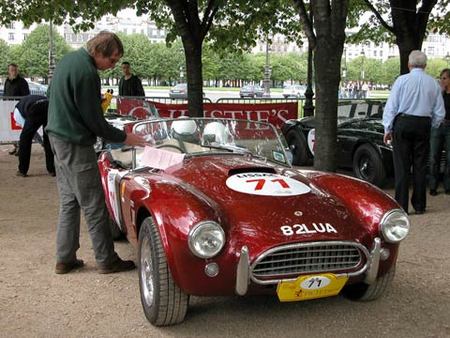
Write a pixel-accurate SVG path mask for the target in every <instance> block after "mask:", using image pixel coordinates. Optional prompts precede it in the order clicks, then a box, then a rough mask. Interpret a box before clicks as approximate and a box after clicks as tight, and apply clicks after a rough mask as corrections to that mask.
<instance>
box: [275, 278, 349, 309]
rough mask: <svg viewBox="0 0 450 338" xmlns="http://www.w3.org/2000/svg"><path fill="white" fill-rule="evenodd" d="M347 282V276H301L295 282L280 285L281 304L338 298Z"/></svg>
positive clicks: (278, 290) (279, 296)
mask: <svg viewBox="0 0 450 338" xmlns="http://www.w3.org/2000/svg"><path fill="white" fill-rule="evenodd" d="M347 280H348V277H347V276H336V275H334V274H332V273H324V274H320V275H307V276H301V277H298V278H297V279H296V280H295V281H281V282H280V283H278V287H277V295H278V299H279V300H280V301H281V302H295V301H300V300H308V299H316V298H323V297H331V296H336V295H337V294H338V293H339V292H340V291H341V289H342V288H343V287H344V285H345V283H347Z"/></svg>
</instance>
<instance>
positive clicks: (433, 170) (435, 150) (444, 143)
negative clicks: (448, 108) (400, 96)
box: [428, 121, 450, 191]
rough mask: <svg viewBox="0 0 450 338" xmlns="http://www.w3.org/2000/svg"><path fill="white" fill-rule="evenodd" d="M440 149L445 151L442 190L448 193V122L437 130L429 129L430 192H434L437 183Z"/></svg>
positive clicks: (449, 126)
mask: <svg viewBox="0 0 450 338" xmlns="http://www.w3.org/2000/svg"><path fill="white" fill-rule="evenodd" d="M442 149H445V159H446V161H445V171H444V189H445V191H450V121H445V122H444V123H442V125H441V126H440V127H439V128H432V129H431V142H430V180H429V182H428V183H429V186H430V190H436V189H437V187H438V183H439V174H440V167H441V157H442Z"/></svg>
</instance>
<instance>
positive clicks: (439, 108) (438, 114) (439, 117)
mask: <svg viewBox="0 0 450 338" xmlns="http://www.w3.org/2000/svg"><path fill="white" fill-rule="evenodd" d="M436 96H437V97H436V100H435V102H434V106H433V110H432V111H431V125H432V126H433V128H438V127H439V126H440V125H441V123H442V121H443V120H444V118H445V105H444V98H443V97H442V93H441V89H440V87H439V85H436Z"/></svg>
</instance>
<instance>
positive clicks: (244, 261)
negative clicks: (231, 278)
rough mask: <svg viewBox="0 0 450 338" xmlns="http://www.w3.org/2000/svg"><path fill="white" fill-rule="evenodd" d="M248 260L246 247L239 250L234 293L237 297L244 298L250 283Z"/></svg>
mask: <svg viewBox="0 0 450 338" xmlns="http://www.w3.org/2000/svg"><path fill="white" fill-rule="evenodd" d="M249 266H250V259H249V253H248V248H247V246H245V245H244V246H243V247H242V248H241V254H240V257H239V263H238V265H237V269H236V293H237V294H238V295H239V296H244V295H245V294H246V293H247V289H248V284H249V282H250V279H249V278H248V277H249V274H250V269H249Z"/></svg>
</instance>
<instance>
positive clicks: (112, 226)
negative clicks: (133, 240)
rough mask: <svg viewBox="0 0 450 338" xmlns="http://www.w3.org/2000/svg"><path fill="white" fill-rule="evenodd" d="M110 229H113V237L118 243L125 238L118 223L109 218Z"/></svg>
mask: <svg viewBox="0 0 450 338" xmlns="http://www.w3.org/2000/svg"><path fill="white" fill-rule="evenodd" d="M108 223H109V228H110V229H111V235H112V238H113V240H115V241H118V240H120V239H122V238H123V237H124V235H123V232H122V230H120V228H119V226H118V225H117V223H116V221H114V220H113V219H112V218H111V217H109V222H108Z"/></svg>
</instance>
